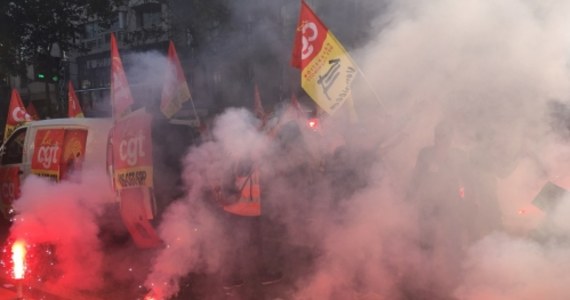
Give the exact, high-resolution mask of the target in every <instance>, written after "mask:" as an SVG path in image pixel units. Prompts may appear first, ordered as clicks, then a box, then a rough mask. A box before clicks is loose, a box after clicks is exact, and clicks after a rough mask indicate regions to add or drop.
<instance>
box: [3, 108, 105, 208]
mask: <svg viewBox="0 0 570 300" xmlns="http://www.w3.org/2000/svg"><path fill="white" fill-rule="evenodd" d="M112 124H113V122H112V120H111V119H103V118H65V119H49V120H41V121H32V122H28V123H25V124H23V125H21V126H20V127H18V128H17V129H16V130H14V132H13V133H12V134H11V135H10V137H9V138H8V140H6V142H5V143H4V144H3V145H2V146H1V147H0V198H1V201H2V204H4V206H5V205H7V204H9V203H11V202H12V201H14V200H15V199H16V198H17V196H18V194H19V187H18V186H14V185H13V184H12V183H11V182H8V181H10V180H12V181H13V180H14V179H15V178H14V174H15V173H18V174H19V176H18V177H19V178H17V179H19V181H18V182H17V185H19V183H20V182H23V180H24V178H25V177H27V176H28V175H30V174H32V173H35V174H38V175H40V176H49V177H55V178H56V179H57V180H59V179H60V178H59V177H60V175H61V174H60V172H61V171H63V170H66V169H69V168H74V167H76V166H73V163H74V162H76V161H80V162H81V168H83V169H86V168H89V169H92V168H101V169H102V170H103V171H104V169H105V166H106V163H105V162H106V147H107V135H108V133H109V129H110V128H111V126H112ZM46 133H47V134H46ZM44 135H45V137H44ZM68 137H75V138H73V139H69V138H68ZM41 139H43V141H46V140H48V139H51V140H56V142H54V143H53V145H51V146H45V149H41V148H38V147H40V146H39V145H37V144H36V143H38V140H41ZM58 139H60V142H58V141H57V140H58ZM61 139H64V140H65V142H64V143H62V142H61ZM43 141H42V143H43ZM42 147H43V146H42ZM58 151H59V152H58ZM34 153H35V154H36V157H35V158H34ZM55 154H57V156H58V157H59V159H60V161H56V160H55V159H54V157H55ZM66 156H67V157H66ZM38 161H39V162H41V163H42V164H43V166H44V167H46V168H45V170H44V171H45V172H42V170H40V171H38V170H37V168H36V170H34V169H33V164H36V165H37V164H38ZM51 162H54V163H55V164H59V165H58V166H57V167H56V169H58V170H61V171H57V174H56V173H53V172H52V171H50V167H52V166H51V165H50V164H51ZM67 171H69V170H67Z"/></svg>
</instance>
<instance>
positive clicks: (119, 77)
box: [111, 33, 134, 120]
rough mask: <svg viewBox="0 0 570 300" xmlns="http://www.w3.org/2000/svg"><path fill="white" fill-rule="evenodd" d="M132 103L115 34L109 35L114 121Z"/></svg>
mask: <svg viewBox="0 0 570 300" xmlns="http://www.w3.org/2000/svg"><path fill="white" fill-rule="evenodd" d="M133 103H134V100H133V96H132V95H131V89H130V88H129V83H128V81H127V76H126V75H125V70H124V69H123V63H122V62H121V57H120V56H119V49H118V48H117V40H116V38H115V34H113V33H111V106H112V107H113V118H114V119H115V120H117V119H120V118H121V117H123V116H124V115H125V114H126V113H127V112H128V110H129V107H130V106H131V105H132V104H133Z"/></svg>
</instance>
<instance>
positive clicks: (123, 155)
mask: <svg viewBox="0 0 570 300" xmlns="http://www.w3.org/2000/svg"><path fill="white" fill-rule="evenodd" d="M151 122H152V116H151V115H150V114H148V113H146V112H145V111H144V110H139V111H137V112H133V113H131V114H129V115H127V116H126V117H125V118H123V119H121V120H119V121H117V123H116V125H115V127H113V129H112V130H113V132H112V144H113V150H112V152H113V168H114V176H113V178H114V183H115V188H116V189H118V190H121V189H124V188H130V187H139V186H146V187H152V183H153V179H152V174H153V168H152V136H151Z"/></svg>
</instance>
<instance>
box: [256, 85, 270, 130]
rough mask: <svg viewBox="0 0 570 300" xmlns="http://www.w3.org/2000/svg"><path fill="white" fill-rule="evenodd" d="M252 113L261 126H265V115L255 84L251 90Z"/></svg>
mask: <svg viewBox="0 0 570 300" xmlns="http://www.w3.org/2000/svg"><path fill="white" fill-rule="evenodd" d="M253 112H254V114H255V116H256V117H258V118H259V119H260V120H261V122H262V126H263V125H265V123H266V122H267V115H266V114H265V110H264V109H263V104H261V95H260V94H259V88H258V87H257V84H255V86H254V90H253Z"/></svg>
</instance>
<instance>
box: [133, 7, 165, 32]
mask: <svg viewBox="0 0 570 300" xmlns="http://www.w3.org/2000/svg"><path fill="white" fill-rule="evenodd" d="M137 20H138V26H139V27H141V28H152V27H157V26H159V25H160V23H161V20H162V15H161V12H160V10H159V11H140V12H139V13H138V17H137Z"/></svg>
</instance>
